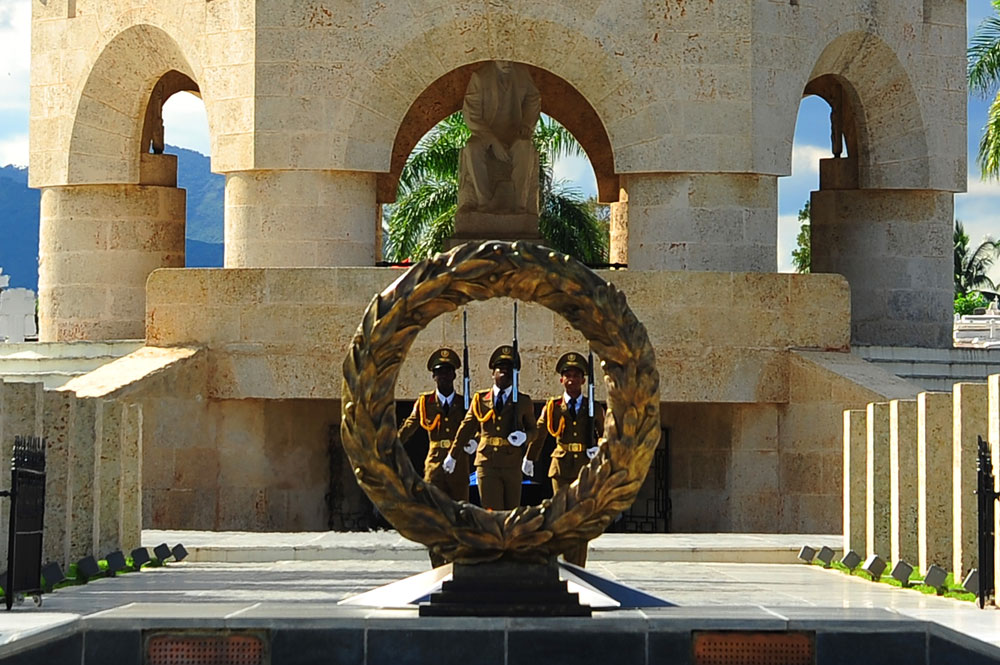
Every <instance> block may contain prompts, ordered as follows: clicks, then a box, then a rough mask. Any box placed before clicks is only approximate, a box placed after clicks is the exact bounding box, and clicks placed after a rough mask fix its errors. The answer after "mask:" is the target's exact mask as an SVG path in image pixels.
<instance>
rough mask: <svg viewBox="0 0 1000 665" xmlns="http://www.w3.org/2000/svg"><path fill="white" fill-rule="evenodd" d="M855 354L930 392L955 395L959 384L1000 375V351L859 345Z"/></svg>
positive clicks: (980, 380)
mask: <svg viewBox="0 0 1000 665" xmlns="http://www.w3.org/2000/svg"><path fill="white" fill-rule="evenodd" d="M851 352H852V353H854V354H855V355H857V356H860V357H861V358H863V359H865V360H867V361H868V362H870V363H873V364H875V365H878V366H879V367H881V368H882V369H884V370H886V371H887V372H891V373H892V374H895V375H896V376H898V377H900V378H903V379H906V380H908V381H912V382H913V383H916V384H918V385H920V386H922V387H923V388H924V389H925V390H930V391H940V392H951V389H952V386H953V385H954V384H956V383H970V382H974V383H983V382H985V381H986V377H987V376H989V375H990V374H1000V349H969V348H953V349H924V348H919V347H896V346H855V347H853V348H852V349H851Z"/></svg>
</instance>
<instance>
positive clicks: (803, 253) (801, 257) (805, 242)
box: [792, 201, 812, 272]
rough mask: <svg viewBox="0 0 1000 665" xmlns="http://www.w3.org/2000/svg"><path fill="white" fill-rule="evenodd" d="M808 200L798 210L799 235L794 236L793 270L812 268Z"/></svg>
mask: <svg viewBox="0 0 1000 665" xmlns="http://www.w3.org/2000/svg"><path fill="white" fill-rule="evenodd" d="M809 206H810V202H809V201H806V204H805V205H804V206H803V207H802V210H799V221H800V222H802V226H800V227H799V235H798V236H796V237H795V249H793V250H792V265H794V266H795V272H809V271H810V270H812V225H811V211H810V207H809Z"/></svg>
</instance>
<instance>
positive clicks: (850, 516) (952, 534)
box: [843, 374, 1000, 582]
mask: <svg viewBox="0 0 1000 665" xmlns="http://www.w3.org/2000/svg"><path fill="white" fill-rule="evenodd" d="M843 432H844V455H845V461H844V464H845V466H846V465H850V467H851V468H852V469H853V468H856V467H857V468H862V469H864V468H867V470H868V473H867V476H868V477H867V479H866V480H864V481H863V482H862V483H860V485H861V487H859V482H858V480H857V479H856V478H853V477H848V476H847V475H846V474H845V485H844V515H845V525H844V526H845V528H844V550H845V551H847V550H848V549H854V550H856V551H857V552H859V553H863V554H865V555H871V554H878V555H879V556H881V557H882V558H883V559H886V560H888V561H889V563H890V565H892V564H895V562H897V561H900V560H903V561H906V562H907V563H909V564H911V565H913V566H914V567H916V568H919V569H920V570H921V571H926V570H927V568H928V567H929V566H931V565H932V564H936V565H938V566H941V567H942V568H944V569H946V570H950V571H952V572H953V573H954V576H955V580H956V582H960V581H961V580H962V579H963V578H964V577H965V576H966V575H967V574H968V573H969V572H970V571H971V570H972V569H973V568H978V567H979V562H978V558H979V557H978V540H977V498H976V494H975V489H976V467H977V462H976V459H977V449H978V438H979V437H980V436H981V437H983V439H984V440H988V446H989V450H990V455H991V458H992V461H993V464H994V465H996V464H997V462H998V459H1000V455H998V452H997V451H998V450H1000V444H998V440H1000V375H995V374H994V375H991V376H989V377H988V380H987V381H986V382H981V383H957V384H955V385H954V386H953V388H952V390H951V391H949V392H921V393H920V394H919V395H917V396H916V397H915V398H911V399H897V400H892V401H889V402H884V401H878V402H871V403H869V404H868V405H867V410H866V411H860V410H858V411H850V412H848V413H847V414H845V427H844V430H843ZM880 439H884V442H881V441H880ZM994 468H996V466H994ZM873 479H874V481H875V485H876V487H874V488H873V487H872V481H873ZM859 526H860V528H859ZM995 526H1000V524H998V525H995ZM866 531H867V534H868V537H865V533H866ZM873 534H874V536H875V537H874V539H873V538H872V535H873Z"/></svg>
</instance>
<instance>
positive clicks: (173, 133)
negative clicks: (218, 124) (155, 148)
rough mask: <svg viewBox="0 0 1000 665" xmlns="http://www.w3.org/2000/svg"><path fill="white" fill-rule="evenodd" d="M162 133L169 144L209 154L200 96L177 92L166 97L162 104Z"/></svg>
mask: <svg viewBox="0 0 1000 665" xmlns="http://www.w3.org/2000/svg"><path fill="white" fill-rule="evenodd" d="M163 135H164V139H165V141H166V142H167V143H169V144H170V145H175V146H178V147H180V148H187V149H188V150H196V151H198V152H200V153H201V154H203V155H207V154H209V151H210V150H211V147H210V143H209V138H208V117H207V116H206V114H205V103H204V102H202V101H201V98H200V97H198V96H196V95H192V94H191V93H189V92H179V93H177V94H176V95H174V96H173V97H171V98H170V99H168V100H167V101H166V103H165V104H164V105H163Z"/></svg>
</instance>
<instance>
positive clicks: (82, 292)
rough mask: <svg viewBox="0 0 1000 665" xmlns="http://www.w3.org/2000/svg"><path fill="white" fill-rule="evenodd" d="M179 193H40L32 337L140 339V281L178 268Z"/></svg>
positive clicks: (119, 189) (101, 189)
mask: <svg viewBox="0 0 1000 665" xmlns="http://www.w3.org/2000/svg"><path fill="white" fill-rule="evenodd" d="M184 221H185V193H184V190H183V189H177V188H176V187H163V186H149V185H77V186H71V187H47V188H45V189H43V190H42V199H41V229H40V240H39V263H38V297H39V308H38V318H39V327H40V330H39V337H40V339H41V340H42V341H46V342H53V341H69V340H80V339H86V340H91V341H94V340H106V339H138V338H143V337H145V320H146V278H147V277H149V273H151V272H153V270H155V269H157V268H164V267H183V266H184Z"/></svg>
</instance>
